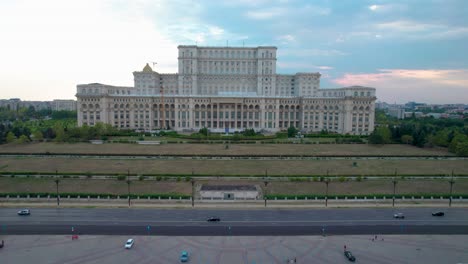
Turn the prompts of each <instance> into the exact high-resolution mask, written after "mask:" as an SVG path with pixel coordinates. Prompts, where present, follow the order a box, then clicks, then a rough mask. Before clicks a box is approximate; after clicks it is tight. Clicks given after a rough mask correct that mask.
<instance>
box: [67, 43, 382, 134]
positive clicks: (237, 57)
mask: <svg viewBox="0 0 468 264" xmlns="http://www.w3.org/2000/svg"><path fill="white" fill-rule="evenodd" d="M178 51H179V58H178V63H179V73H174V74H166V73H158V72H156V71H153V69H152V68H151V67H150V66H149V65H148V64H146V66H145V67H144V68H143V70H142V71H136V72H134V73H133V76H134V81H135V86H134V87H123V86H112V85H105V84H100V83H91V84H80V85H77V94H76V97H77V98H78V103H77V108H78V125H80V126H82V125H89V126H93V125H94V124H96V123H97V122H103V123H107V124H111V125H113V126H114V127H117V128H122V129H137V130H144V131H154V130H159V129H172V130H175V131H180V132H184V131H185V132H191V131H198V129H201V128H203V127H206V128H208V129H209V130H210V131H212V132H234V131H242V130H244V129H250V128H253V129H255V130H256V131H263V132H277V131H280V130H286V129H287V128H288V127H290V126H294V127H296V128H297V129H299V130H301V131H303V132H304V133H310V132H320V131H322V130H326V131H329V132H335V133H341V134H347V133H349V134H363V135H365V134H369V133H370V132H372V130H373V129H374V109H375V100H376V97H375V89H374V88H369V87H362V86H351V87H344V88H338V89H320V73H302V72H301V73H296V74H277V73H276V51H277V48H276V47H271V46H260V47H199V46H185V45H184V46H179V47H178Z"/></svg>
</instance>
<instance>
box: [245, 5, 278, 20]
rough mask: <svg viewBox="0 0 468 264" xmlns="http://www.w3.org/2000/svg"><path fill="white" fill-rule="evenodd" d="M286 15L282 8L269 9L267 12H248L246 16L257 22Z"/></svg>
mask: <svg viewBox="0 0 468 264" xmlns="http://www.w3.org/2000/svg"><path fill="white" fill-rule="evenodd" d="M284 13H285V10H284V9H281V8H269V9H266V10H256V11H247V13H246V16H247V17H248V18H251V19H255V20H266V19H271V18H274V17H278V16H281V15H283V14H284Z"/></svg>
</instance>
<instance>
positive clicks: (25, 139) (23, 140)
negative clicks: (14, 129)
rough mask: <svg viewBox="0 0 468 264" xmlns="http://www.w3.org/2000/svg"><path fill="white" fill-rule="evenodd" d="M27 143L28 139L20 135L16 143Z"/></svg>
mask: <svg viewBox="0 0 468 264" xmlns="http://www.w3.org/2000/svg"><path fill="white" fill-rule="evenodd" d="M27 142H29V138H28V137H27V136H25V135H21V136H20V137H19V138H18V143H20V144H23V143H27Z"/></svg>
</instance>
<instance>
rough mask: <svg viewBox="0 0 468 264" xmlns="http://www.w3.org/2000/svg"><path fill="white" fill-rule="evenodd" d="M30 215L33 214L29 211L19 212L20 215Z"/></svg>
mask: <svg viewBox="0 0 468 264" xmlns="http://www.w3.org/2000/svg"><path fill="white" fill-rule="evenodd" d="M30 214H31V212H30V211H29V209H22V210H19V211H18V215H30Z"/></svg>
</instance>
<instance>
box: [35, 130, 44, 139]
mask: <svg viewBox="0 0 468 264" xmlns="http://www.w3.org/2000/svg"><path fill="white" fill-rule="evenodd" d="M32 137H33V139H34V140H35V141H42V140H44V136H43V135H42V132H41V131H39V130H36V131H34V132H33V133H32Z"/></svg>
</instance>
